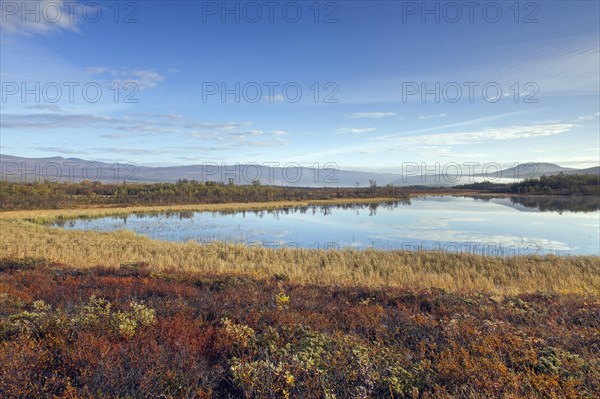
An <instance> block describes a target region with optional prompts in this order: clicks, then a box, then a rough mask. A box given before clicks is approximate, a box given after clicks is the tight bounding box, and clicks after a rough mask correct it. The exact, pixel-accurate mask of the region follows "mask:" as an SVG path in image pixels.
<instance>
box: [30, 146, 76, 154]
mask: <svg viewBox="0 0 600 399" xmlns="http://www.w3.org/2000/svg"><path fill="white" fill-rule="evenodd" d="M34 150H37V151H43V152H51V153H53V154H70V155H73V154H87V152H86V151H81V150H74V149H73V148H67V147H35V148H34Z"/></svg>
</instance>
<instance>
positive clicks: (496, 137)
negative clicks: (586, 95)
mask: <svg viewBox="0 0 600 399" xmlns="http://www.w3.org/2000/svg"><path fill="white" fill-rule="evenodd" d="M576 126H577V125H575V124H572V123H559V124H554V125H530V126H509V127H502V128H491V129H483V130H476V131H472V132H456V133H439V134H429V135H419V136H404V137H393V138H388V139H387V140H392V141H399V142H410V143H418V144H423V145H443V146H449V145H458V144H473V143H485V142H490V141H502V140H516V139H524V138H530V137H542V136H551V135H555V134H560V133H565V132H568V131H570V130H571V129H573V128H574V127H576Z"/></svg>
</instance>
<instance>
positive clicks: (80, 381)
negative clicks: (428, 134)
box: [0, 260, 600, 399]
mask: <svg viewBox="0 0 600 399" xmlns="http://www.w3.org/2000/svg"><path fill="white" fill-rule="evenodd" d="M0 292H1V294H0V393H1V395H2V397H4V398H23V397H27V398H30V397H31V398H33V397H39V398H41V397H61V398H92V397H93V398H125V397H130V398H132V397H135V398H156V397H165V398H226V397H231V398H234V397H235V398H266V399H271V398H273V399H274V398H372V397H373V398H374V397H379V398H423V399H434V398H435V399H450V398H455V399H461V398H465V399H466V398H470V399H483V398H551V399H575V398H578V399H579V398H594V397H598V396H599V395H600V385H598V382H599V381H600V369H599V364H598V358H597V355H598V349H599V348H598V334H597V332H598V329H600V324H599V323H600V320H599V319H598V314H599V312H600V302H599V301H598V297H597V296H586V295H547V294H527V295H518V296H512V295H509V296H505V297H498V296H495V295H492V294H478V293H451V292H447V291H441V290H431V289H429V290H424V289H407V288H386V289H385V290H380V289H367V288H361V287H334V286H329V287H323V286H321V285H317V286H315V285H309V284H303V285H299V284H296V283H294V282H291V281H282V280H281V278H277V279H274V278H271V279H260V278H249V277H240V276H235V275H230V274H229V275H220V276H215V275H210V274H207V273H204V272H203V273H195V272H185V271H182V270H180V269H177V270H166V269H165V270H162V271H161V272H160V273H157V271H156V270H155V269H154V268H152V267H137V266H129V267H125V268H121V269H114V268H107V267H97V268H87V267H84V268H81V267H79V265H77V264H70V265H68V266H65V265H57V264H46V263H43V262H42V263H39V262H38V263H36V262H22V261H10V260H4V261H0Z"/></svg>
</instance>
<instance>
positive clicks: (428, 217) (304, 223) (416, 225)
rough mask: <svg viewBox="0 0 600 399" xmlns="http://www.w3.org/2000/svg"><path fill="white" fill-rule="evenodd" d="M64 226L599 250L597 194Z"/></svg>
mask: <svg viewBox="0 0 600 399" xmlns="http://www.w3.org/2000/svg"><path fill="white" fill-rule="evenodd" d="M54 225H55V226H59V227H63V228H65V229H77V230H94V231H115V230H124V229H126V230H131V231H134V232H136V233H139V234H143V235H146V236H148V237H150V238H153V239H158V240H166V241H184V242H187V241H190V240H191V241H196V242H199V243H210V242H215V241H223V242H229V243H236V244H245V245H263V246H266V247H270V248H278V247H283V246H288V247H304V248H315V249H341V248H355V249H368V248H374V249H384V250H391V249H406V250H444V251H449V252H470V253H478V254H489V255H526V254H547V253H554V254H565V255H566V254H592V255H600V248H599V246H600V199H599V198H597V197H521V198H518V197H511V198H501V197H453V196H424V197H417V198H411V199H410V200H407V201H399V202H393V203H373V204H360V205H356V204H355V205H324V206H321V205H311V206H308V207H299V208H289V209H278V210H264V211H244V212H241V211H239V212H171V213H151V214H132V215H129V216H125V217H124V216H118V217H103V218H98V219H76V220H69V221H61V222H57V223H55V224H54Z"/></svg>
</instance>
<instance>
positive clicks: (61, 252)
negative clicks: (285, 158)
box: [0, 201, 600, 294]
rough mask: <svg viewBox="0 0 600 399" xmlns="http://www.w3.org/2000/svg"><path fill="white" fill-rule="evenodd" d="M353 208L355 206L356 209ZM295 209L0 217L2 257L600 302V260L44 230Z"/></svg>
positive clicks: (228, 206) (58, 212)
mask: <svg viewBox="0 0 600 399" xmlns="http://www.w3.org/2000/svg"><path fill="white" fill-rule="evenodd" d="M353 202H356V201H353ZM298 204H299V203H297V202H276V203H275V202H273V203H258V204H206V205H193V206H191V205H190V206H169V207H135V208H99V209H98V208H97V209H86V210H50V211H48V210H41V211H15V212H3V213H0V224H1V228H2V240H1V241H0V257H3V258H8V257H10V258H20V259H23V258H44V259H47V260H50V261H54V262H60V263H65V264H76V265H78V267H93V266H96V265H104V266H109V267H116V268H117V267H120V266H122V265H126V264H132V263H145V264H147V265H149V267H151V268H152V269H153V270H157V271H160V270H166V269H174V270H182V271H193V272H202V273H213V274H214V273H217V274H222V273H225V274H230V273H234V274H241V275H249V276H255V277H267V278H268V277H273V276H282V277H285V278H287V279H290V280H291V281H294V282H296V283H301V284H319V285H344V286H352V285H359V286H364V287H384V286H390V287H421V288H442V289H447V290H452V291H487V292H495V293H501V294H519V293H534V292H548V293H591V294H600V258H598V257H593V256H565V257H559V256H513V257H492V256H480V255H471V254H450V253H444V252H407V251H380V250H366V251H357V250H339V251H338V250H327V251H324V250H321V251H319V250H311V249H294V248H280V249H267V248H258V247H247V246H242V245H231V244H224V243H215V244H211V245H200V244H197V243H194V242H188V243H176V242H164V241H157V240H151V239H149V238H147V237H144V236H141V235H136V234H134V233H131V232H127V231H120V232H112V233H99V232H87V231H74V230H70V231H67V230H63V229H60V228H52V227H49V226H44V225H40V224H38V223H33V222H32V221H35V222H48V221H53V220H57V219H60V218H72V217H95V216H107V215H125V214H129V213H132V212H148V211H159V210H160V211H184V210H187V211H191V210H220V211H226V210H236V209H264V208H278V207H279V208H282V207H289V206H297V205H298Z"/></svg>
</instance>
